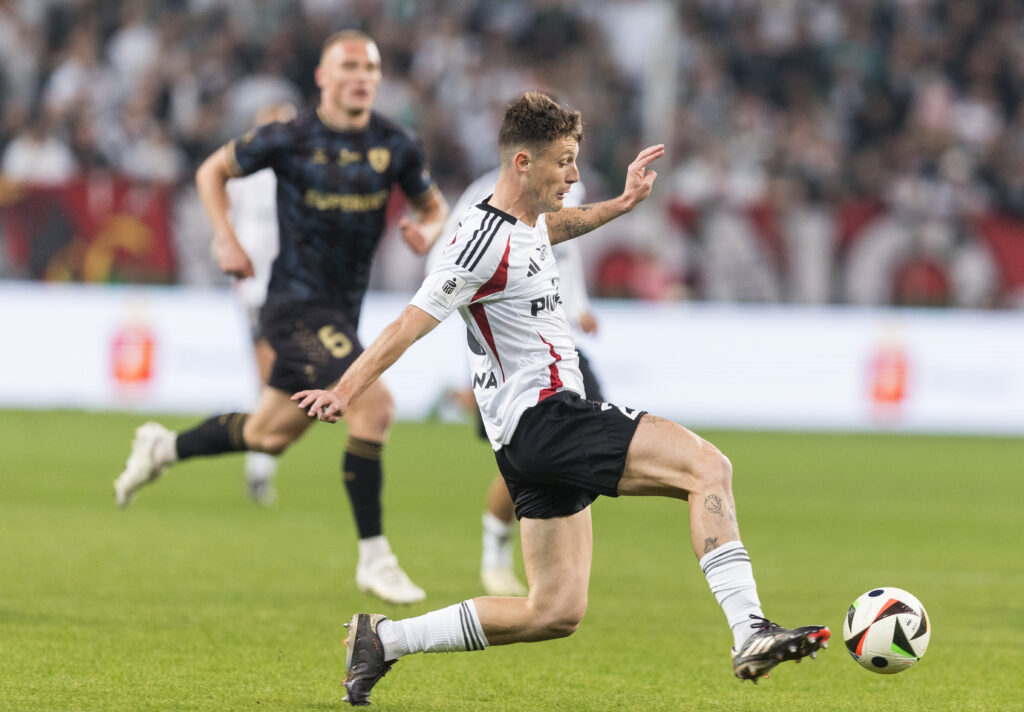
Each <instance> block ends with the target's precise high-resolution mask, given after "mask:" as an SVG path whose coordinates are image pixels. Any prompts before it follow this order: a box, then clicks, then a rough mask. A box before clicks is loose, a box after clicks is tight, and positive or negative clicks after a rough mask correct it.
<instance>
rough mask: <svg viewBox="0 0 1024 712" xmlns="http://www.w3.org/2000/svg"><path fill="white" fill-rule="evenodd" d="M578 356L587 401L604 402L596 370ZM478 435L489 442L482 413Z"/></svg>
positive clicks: (580, 354)
mask: <svg viewBox="0 0 1024 712" xmlns="http://www.w3.org/2000/svg"><path fill="white" fill-rule="evenodd" d="M576 355H577V356H579V358H580V373H581V374H583V393H584V395H585V396H586V398H587V400H593V401H603V400H604V394H603V393H601V382H600V381H598V380H597V375H596V374H595V373H594V369H593V368H591V367H590V361H589V360H588V359H587V357H586V356H584V355H583V352H582V351H580V350H579V349H578V348H577V349H576ZM476 434H477V436H479V438H480V439H481V440H487V430H486V429H485V428H484V419H483V416H481V415H480V411H479V410H477V411H476Z"/></svg>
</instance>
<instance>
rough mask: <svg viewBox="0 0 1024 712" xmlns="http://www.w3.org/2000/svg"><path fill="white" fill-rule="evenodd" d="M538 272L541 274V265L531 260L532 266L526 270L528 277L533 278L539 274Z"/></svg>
mask: <svg viewBox="0 0 1024 712" xmlns="http://www.w3.org/2000/svg"><path fill="white" fill-rule="evenodd" d="M538 272H540V265H539V264H537V263H536V262H534V261H533V260H532V259H531V260H530V266H529V267H527V268H526V276H527V277H532V276H533V275H535V274H537V273H538Z"/></svg>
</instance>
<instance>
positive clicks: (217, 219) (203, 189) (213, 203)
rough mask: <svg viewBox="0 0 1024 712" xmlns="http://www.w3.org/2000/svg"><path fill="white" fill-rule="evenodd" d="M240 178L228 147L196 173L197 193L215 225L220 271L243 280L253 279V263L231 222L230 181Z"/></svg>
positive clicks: (215, 152) (214, 154) (215, 246)
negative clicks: (229, 213) (228, 187)
mask: <svg viewBox="0 0 1024 712" xmlns="http://www.w3.org/2000/svg"><path fill="white" fill-rule="evenodd" d="M236 176H237V173H236V172H235V170H234V167H233V164H232V161H231V158H230V155H229V153H228V147H227V146H221V147H220V148H218V149H217V150H216V151H214V152H213V154H211V155H210V156H209V158H207V159H206V160H205V161H203V163H202V165H201V166H199V169H198V170H197V171H196V190H197V191H198V192H199V200H200V201H202V203H203V208H205V209H206V214H207V215H208V216H209V217H210V222H211V223H212V224H213V251H214V255H215V256H216V259H217V263H218V264H219V265H220V269H221V271H222V272H223V273H224V274H226V275H229V276H231V277H238V278H239V279H243V278H245V277H252V276H253V268H252V261H251V260H250V259H249V255H247V254H246V253H245V250H244V249H242V245H241V244H240V243H239V242H238V236H237V235H235V230H234V228H233V227H232V226H231V221H230V220H229V219H228V210H229V207H230V206H229V202H228V189H227V184H228V180H229V179H231V178H234V177H236Z"/></svg>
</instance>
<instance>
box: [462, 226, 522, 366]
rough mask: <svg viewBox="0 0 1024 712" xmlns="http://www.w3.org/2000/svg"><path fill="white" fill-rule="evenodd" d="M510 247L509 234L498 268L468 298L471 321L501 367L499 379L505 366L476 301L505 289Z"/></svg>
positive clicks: (480, 306) (489, 327) (480, 305)
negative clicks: (478, 329) (471, 296)
mask: <svg viewBox="0 0 1024 712" xmlns="http://www.w3.org/2000/svg"><path fill="white" fill-rule="evenodd" d="M511 249H512V237H511V236H509V238H508V240H506V241H505V254H503V255H502V256H501V262H499V263H498V268H497V269H496V270H494V274H492V275H491V278H490V279H489V280H487V281H486V282H484V283H483V285H481V286H480V289H478V290H476V294H474V295H473V299H471V300H470V302H471V303H470V305H469V313H470V314H472V315H473V321H475V322H476V325H477V326H478V327H479V328H480V333H481V334H483V337H484V341H486V342H487V345H488V346H490V347H491V353H492V354H494V358H495V360H496V361H497V362H498V368H500V369H501V380H503V381H504V380H505V367H504V366H502V365H501V356H499V355H498V347H497V346H496V345H495V343H494V334H493V332H491V324H490V322H489V321H487V313H486V312H485V311H484V305H483V304H479V303H477V301H476V300H477V299H482V298H483V297H486V296H488V295H491V294H497V293H498V292H500V291H502V290H504V289H505V286H506V285H507V284H508V253H509V252H510V251H511Z"/></svg>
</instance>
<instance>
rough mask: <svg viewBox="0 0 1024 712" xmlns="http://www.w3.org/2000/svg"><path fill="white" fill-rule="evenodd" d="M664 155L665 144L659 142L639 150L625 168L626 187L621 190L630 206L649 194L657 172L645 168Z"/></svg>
mask: <svg viewBox="0 0 1024 712" xmlns="http://www.w3.org/2000/svg"><path fill="white" fill-rule="evenodd" d="M664 155H665V144H663V143H659V144H657V145H655V146H648V147H647V148H645V149H644V150H642V151H640V153H638V154H637V156H636V159H635V160H634V161H633V162H632V163H630V164H629V168H627V169H626V187H625V189H624V190H623V191H622V195H623V196H624V197H625V198H626V199H627V201H628V202H629V204H630V207H631V208H632V207H633V206H635V205H636V204H637V203H639V202H640V201H642V200H644V199H645V198H647V196H648V195H650V194H651V188H652V187H653V186H654V179H655V178H657V177H658V173H657V172H656V171H649V170H647V167H648V166H649V165H651V164H652V163H654V161H656V160H658V159H659V158H661V157H662V156H664Z"/></svg>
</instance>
